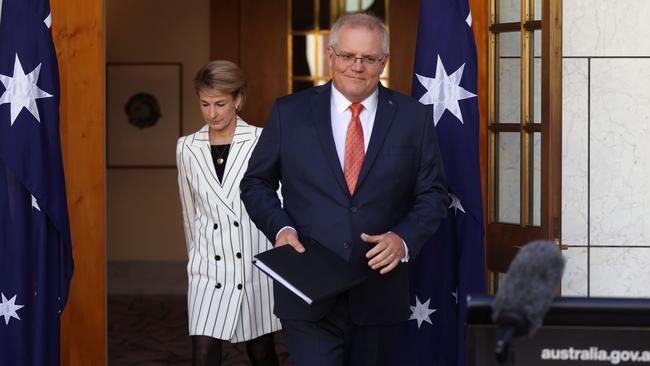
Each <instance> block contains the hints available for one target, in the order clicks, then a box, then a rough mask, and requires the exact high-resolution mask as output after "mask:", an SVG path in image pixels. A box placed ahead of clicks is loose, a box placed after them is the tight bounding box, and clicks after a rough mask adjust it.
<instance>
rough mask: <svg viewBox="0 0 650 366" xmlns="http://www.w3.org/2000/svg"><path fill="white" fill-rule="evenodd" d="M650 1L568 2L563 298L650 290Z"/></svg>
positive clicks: (648, 293) (645, 293) (646, 293)
mask: <svg viewBox="0 0 650 366" xmlns="http://www.w3.org/2000/svg"><path fill="white" fill-rule="evenodd" d="M648 15H650V1H647V0H616V1H612V0H564V9H563V23H564V24H563V56H564V57H563V116H562V122H563V146H562V149H563V151H562V155H563V157H562V158H563V161H562V170H563V174H562V179H563V182H562V201H563V209H562V216H563V220H562V230H563V233H562V242H563V243H564V244H565V245H568V246H569V250H568V251H566V252H565V255H566V256H567V258H568V266H567V271H566V273H565V278H564V281H563V289H562V290H563V294H565V295H588V296H631V297H638V296H643V297H648V296H650V286H648V284H647V283H648V279H650V265H648V264H649V263H650V189H648V187H650V37H648V34H650V23H648V22H647V17H648Z"/></svg>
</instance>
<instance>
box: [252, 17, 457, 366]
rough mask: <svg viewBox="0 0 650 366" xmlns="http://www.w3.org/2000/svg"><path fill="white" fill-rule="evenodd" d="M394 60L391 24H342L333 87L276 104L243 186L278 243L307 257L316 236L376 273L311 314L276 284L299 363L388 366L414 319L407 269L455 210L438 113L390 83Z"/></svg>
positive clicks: (336, 31)
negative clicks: (386, 82) (402, 327)
mask: <svg viewBox="0 0 650 366" xmlns="http://www.w3.org/2000/svg"><path fill="white" fill-rule="evenodd" d="M387 60H388V31H387V30H386V27H385V26H384V24H383V23H382V22H381V20H379V19H378V18H376V17H374V16H371V15H367V14H351V15H345V16H343V17H341V18H340V19H339V20H338V21H337V22H336V24H335V25H334V26H333V27H332V30H331V33H330V48H329V51H328V61H329V66H330V69H331V72H332V81H331V82H330V83H328V84H326V85H323V86H319V87H315V88H312V89H309V90H306V91H303V92H299V93H295V94H292V95H289V96H287V97H283V98H280V99H278V100H277V101H276V103H275V105H274V106H273V110H272V112H271V115H270V117H269V119H268V120H267V122H266V125H265V128H264V131H263V132H262V134H261V136H260V141H259V143H258V144H257V146H256V148H255V150H254V151H253V154H252V157H251V159H250V162H249V166H248V170H247V172H246V174H245V176H244V178H243V180H242V183H241V195H242V200H243V202H244V204H245V205H246V209H247V210H248V212H249V213H250V216H251V217H252V219H253V221H254V222H255V224H256V225H257V226H258V227H259V228H260V229H261V230H262V231H263V232H264V233H265V235H266V236H267V237H268V238H269V239H270V240H271V241H274V242H275V245H276V246H279V245H286V244H288V245H291V246H293V247H294V248H295V249H296V250H297V251H298V252H303V251H304V247H303V246H302V244H301V241H304V240H306V239H307V238H313V239H315V240H316V241H317V242H319V243H321V244H322V245H324V246H326V247H327V248H328V249H329V250H331V251H332V252H334V253H336V254H338V255H339V256H340V257H342V258H343V259H345V260H346V261H348V262H349V263H351V264H352V265H353V266H355V267H357V268H359V269H360V270H363V271H366V272H367V273H368V280H366V281H365V282H364V283H363V284H361V285H359V286H357V287H354V288H353V289H351V290H349V291H347V292H346V293H344V294H343V295H340V296H337V297H335V298H333V299H331V300H328V301H323V302H320V303H317V304H313V305H311V306H307V305H305V304H304V303H303V302H302V301H301V300H300V299H299V298H298V297H297V296H295V295H293V294H292V293H291V292H289V291H287V290H286V289H284V288H283V287H281V286H278V285H277V284H276V286H275V314H276V315H277V316H278V317H279V318H280V319H281V322H282V326H283V329H284V332H285V339H286V342H287V345H288V348H289V351H290V353H291V355H292V358H293V361H294V364H295V365H309V366H313V365H328V366H329V365H344V364H349V365H355V366H356V365H382V364H387V363H389V362H390V350H391V349H392V344H393V341H394V336H395V334H394V333H395V328H396V327H395V325H396V324H398V323H399V322H401V321H404V320H406V319H407V318H408V317H409V300H408V299H409V288H408V286H409V284H408V268H407V266H406V262H408V261H409V260H413V258H414V257H415V256H416V255H417V254H418V252H419V251H420V248H421V247H422V245H423V244H424V243H425V242H426V241H427V240H429V239H430V238H431V237H432V236H433V234H434V232H435V231H436V229H437V227H438V225H439V223H440V221H441V220H442V219H443V218H444V217H445V214H446V209H447V207H448V205H449V197H448V194H447V191H446V183H445V179H444V173H443V167H442V160H441V158H440V153H439V149H438V141H437V138H436V134H435V130H434V123H433V118H432V117H433V116H432V111H431V109H428V108H427V107H425V106H424V105H422V104H420V103H419V102H417V101H415V100H414V99H412V98H410V97H408V96H405V95H402V94H399V93H397V92H395V91H392V90H389V89H386V88H384V87H383V86H381V85H380V83H379V77H380V75H381V73H382V72H383V70H384V67H385V66H386V61H387ZM279 183H281V184H282V198H283V203H281V202H280V200H279V199H278V197H277V194H276V191H277V189H278V187H279Z"/></svg>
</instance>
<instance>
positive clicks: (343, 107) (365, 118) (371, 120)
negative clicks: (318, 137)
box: [330, 84, 379, 169]
mask: <svg viewBox="0 0 650 366" xmlns="http://www.w3.org/2000/svg"><path fill="white" fill-rule="evenodd" d="M378 96H379V89H376V90H375V92H374V93H372V94H370V96H369V97H368V98H366V99H364V100H362V101H361V104H362V105H363V109H362V110H361V114H359V119H360V120H361V128H362V129H363V151H364V153H365V152H367V151H368V143H369V142H370V135H371V134H372V127H373V126H374V125H375V114H377V100H378ZM350 104H352V102H350V101H349V100H348V99H347V98H346V97H344V96H343V94H341V92H340V91H338V90H337V89H336V87H334V84H332V98H331V99H330V115H331V117H332V135H333V136H334V145H336V154H337V155H338V156H339V162H340V163H341V169H343V168H344V161H345V137H346V135H347V133H348V124H349V123H350V120H351V119H352V111H351V110H350Z"/></svg>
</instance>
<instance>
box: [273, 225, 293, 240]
mask: <svg viewBox="0 0 650 366" xmlns="http://www.w3.org/2000/svg"><path fill="white" fill-rule="evenodd" d="M286 228H289V229H291V230H293V231H294V232H295V233H296V234H298V232H297V231H296V229H294V228H293V227H291V226H285V227H283V228H282V229H280V230H279V231H278V233H277V234H275V240H276V241H277V240H278V236H279V235H280V233H281V232H282V230H284V229H286Z"/></svg>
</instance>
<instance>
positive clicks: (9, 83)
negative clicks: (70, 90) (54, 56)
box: [0, 54, 52, 126]
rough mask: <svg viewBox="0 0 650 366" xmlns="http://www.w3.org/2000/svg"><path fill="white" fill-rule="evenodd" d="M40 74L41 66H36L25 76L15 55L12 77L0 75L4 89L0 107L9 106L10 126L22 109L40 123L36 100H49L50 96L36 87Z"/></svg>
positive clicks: (0, 97)
mask: <svg viewBox="0 0 650 366" xmlns="http://www.w3.org/2000/svg"><path fill="white" fill-rule="evenodd" d="M40 72H41V64H38V66H36V68H35V69H34V70H32V72H30V73H29V74H27V75H25V71H24V70H23V66H22V65H21V64H20V59H18V54H16V61H15V62H14V74H13V77H11V76H7V75H3V74H0V82H2V84H3V85H4V86H5V89H6V90H5V92H4V93H3V94H2V96H0V105H3V104H5V103H9V104H11V120H10V121H11V125H12V126H13V124H14V122H15V121H16V118H18V114H19V113H20V111H22V109H23V108H25V109H27V110H28V111H29V112H30V113H31V114H32V115H33V116H34V118H36V121H37V122H39V123H40V122H41V119H40V116H39V114H38V107H37V106H36V99H40V98H50V97H51V96H52V95H51V94H48V93H46V92H45V91H43V90H41V88H39V87H38V86H37V85H36V83H37V82H38V75H39V74H40Z"/></svg>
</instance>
